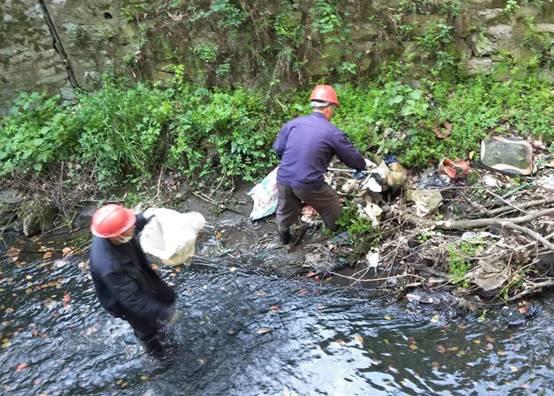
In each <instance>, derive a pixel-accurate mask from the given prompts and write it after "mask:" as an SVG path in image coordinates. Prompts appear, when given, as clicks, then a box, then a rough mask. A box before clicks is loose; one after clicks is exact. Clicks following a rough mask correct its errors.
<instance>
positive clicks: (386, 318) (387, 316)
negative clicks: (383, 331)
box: [383, 315, 392, 320]
mask: <svg viewBox="0 0 554 396" xmlns="http://www.w3.org/2000/svg"><path fill="white" fill-rule="evenodd" d="M383 319H385V320H392V317H390V316H389V315H385V316H384V317H383Z"/></svg>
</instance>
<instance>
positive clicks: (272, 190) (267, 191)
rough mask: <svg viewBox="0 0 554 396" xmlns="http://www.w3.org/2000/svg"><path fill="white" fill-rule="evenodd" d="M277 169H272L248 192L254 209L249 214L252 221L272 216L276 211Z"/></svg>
mask: <svg viewBox="0 0 554 396" xmlns="http://www.w3.org/2000/svg"><path fill="white" fill-rule="evenodd" d="M277 169H279V167H277V168H275V169H273V170H272V171H271V172H270V173H269V175H267V176H266V177H265V178H264V179H263V180H262V181H261V182H259V183H258V184H256V185H255V186H254V187H253V188H252V189H251V190H250V191H249V192H248V195H250V196H251V197H252V199H253V200H254V207H253V208H252V213H250V218H251V219H252V220H257V219H261V218H262V217H266V216H269V215H272V214H273V213H275V211H276V210H277Z"/></svg>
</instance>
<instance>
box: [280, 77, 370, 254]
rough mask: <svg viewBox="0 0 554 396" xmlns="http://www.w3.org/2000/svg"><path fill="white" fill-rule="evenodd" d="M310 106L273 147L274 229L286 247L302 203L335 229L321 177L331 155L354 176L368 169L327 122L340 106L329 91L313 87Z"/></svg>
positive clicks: (334, 200) (330, 195)
mask: <svg viewBox="0 0 554 396" xmlns="http://www.w3.org/2000/svg"><path fill="white" fill-rule="evenodd" d="M310 101H311V106H312V113H311V114H310V115H307V116H303V117H298V118H295V119H293V120H292V121H289V122H287V123H286V124H285V125H284V126H283V128H282V129H281V131H280V132H279V135H278V136H277V139H276V140H275V142H274V143H273V149H274V150H275V152H276V153H277V156H278V157H279V158H280V159H281V163H280V165H279V170H278V171H277V191H278V205H277V224H278V227H279V236H280V238H281V241H282V242H283V244H285V245H286V244H287V243H289V242H290V240H291V239H292V236H291V233H290V226H291V225H292V224H293V223H294V222H295V221H296V220H297V218H298V215H299V214H300V211H301V209H302V202H304V203H306V204H308V205H311V206H312V207H313V208H314V209H315V210H317V212H318V213H319V214H320V216H321V217H322V219H323V222H324V223H325V226H326V227H327V228H329V229H331V230H332V231H335V230H336V229H337V220H338V219H339V217H340V212H341V207H340V203H339V200H338V196H337V193H336V192H335V190H333V189H332V188H331V187H330V186H329V185H328V184H327V183H325V180H324V177H323V175H324V174H325V172H326V171H327V167H328V166H329V163H330V161H331V159H332V158H333V156H334V155H336V156H337V157H338V158H339V160H341V161H342V162H343V163H345V164H346V165H347V166H349V167H351V168H353V169H355V170H356V171H362V170H364V169H365V167H366V165H365V160H364V158H363V157H362V155H361V154H360V153H359V152H358V150H356V149H355V148H354V147H353V146H352V144H351V143H350V141H349V140H348V138H347V137H346V136H345V134H344V133H343V132H342V131H341V130H340V129H339V128H337V127H336V126H334V125H333V124H332V123H331V122H330V120H331V118H332V117H333V113H334V111H335V108H336V107H338V106H339V101H338V98H337V94H336V92H335V90H334V89H333V87H331V86H329V85H318V86H316V87H315V88H314V90H313V91H312V94H311V96H310Z"/></svg>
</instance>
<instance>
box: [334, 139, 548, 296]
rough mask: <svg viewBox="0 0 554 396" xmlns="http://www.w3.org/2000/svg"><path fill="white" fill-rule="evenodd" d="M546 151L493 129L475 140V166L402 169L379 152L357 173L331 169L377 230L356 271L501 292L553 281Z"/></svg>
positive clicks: (464, 290) (522, 291)
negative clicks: (343, 176) (347, 176)
mask: <svg viewBox="0 0 554 396" xmlns="http://www.w3.org/2000/svg"><path fill="white" fill-rule="evenodd" d="M534 151H535V152H536V153H535V154H534ZM545 153H546V148H545V147H544V145H542V143H541V142H537V141H534V142H527V141H521V140H509V139H505V138H499V137H495V138H491V139H488V140H486V141H483V142H482V146H481V153H480V158H479V160H477V161H473V162H472V165H473V168H472V167H471V165H470V161H463V160H454V161H452V160H448V159H444V160H442V161H441V162H440V163H439V164H438V166H437V168H436V169H428V170H426V171H425V172H423V174H420V175H409V172H407V171H406V170H405V169H404V168H403V167H402V166H401V165H400V164H398V163H397V162H396V161H395V159H394V158H392V159H391V158H388V159H387V158H385V160H384V161H383V162H382V163H381V164H379V165H378V166H375V167H374V168H373V169H370V170H369V171H368V175H367V177H366V178H365V179H363V180H361V181H359V182H358V181H354V182H353V181H352V180H353V179H351V180H346V181H345V182H344V183H341V181H342V180H340V179H339V178H337V177H335V176H334V175H333V174H332V175H331V178H330V182H331V183H332V184H335V185H336V188H337V190H338V191H342V192H344V193H346V194H349V195H350V199H351V201H350V205H353V204H354V205H357V206H358V208H359V215H360V216H365V217H366V219H367V220H369V221H370V222H371V223H372V225H373V226H375V227H378V228H379V229H380V235H381V240H380V241H379V244H378V249H375V248H374V249H372V250H370V251H369V252H368V253H367V256H366V262H365V263H362V264H363V265H362V269H361V270H360V271H358V272H357V273H356V276H366V275H367V274H368V271H369V270H370V268H374V269H375V272H377V271H376V270H377V269H379V272H380V273H381V274H388V275H389V276H390V279H389V282H388V283H389V286H390V283H393V284H395V285H396V286H397V287H403V288H406V287H407V286H409V287H413V286H423V287H429V288H440V287H452V288H454V289H456V291H457V292H459V293H460V294H462V295H463V294H468V295H469V294H477V295H480V296H482V297H485V298H494V297H499V298H503V299H504V300H506V301H514V300H518V299H520V298H522V297H524V296H527V295H529V294H532V293H536V292H540V291H541V290H543V289H544V288H547V287H549V286H554V240H553V239H552V238H553V237H554V221H553V220H554V156H553V157H550V156H548V155H547V154H545ZM341 184H342V185H341ZM387 192H392V195H389V196H388V197H387V196H386V194H387ZM353 237H354V238H355V236H353Z"/></svg>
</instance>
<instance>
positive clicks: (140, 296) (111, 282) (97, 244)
mask: <svg viewBox="0 0 554 396" xmlns="http://www.w3.org/2000/svg"><path fill="white" fill-rule="evenodd" d="M146 223H147V219H145V217H144V216H143V215H142V214H138V215H135V214H134V213H133V211H132V210H130V209H126V208H124V207H123V206H120V205H106V206H104V207H102V208H100V209H98V210H97V211H96V212H95V213H94V215H93V217H92V225H91V231H92V233H93V234H94V237H93V240H92V247H91V250H90V271H91V274H92V280H93V282H94V286H95V288H96V294H97V296H98V299H99V300H100V303H101V304H102V306H103V307H104V308H105V309H106V310H107V311H108V312H109V313H110V314H111V315H112V316H114V317H116V318H121V319H124V320H126V321H127V322H129V324H130V325H131V327H132V328H133V330H134V332H135V335H136V337H137V338H138V339H139V340H140V342H141V344H142V345H143V347H144V349H145V350H146V351H147V352H149V353H153V354H154V355H157V356H161V355H163V347H162V344H161V342H160V331H161V329H162V328H163V327H164V325H166V324H167V323H168V322H171V321H172V320H174V319H175V317H176V314H175V309H174V302H175V298H176V296H175V292H174V291H173V290H172V289H171V288H170V287H169V286H168V285H167V283H165V282H164V281H163V280H162V279H161V278H160V277H159V276H158V274H157V273H156V272H155V271H154V270H153V269H152V268H151V267H150V265H149V264H148V261H147V260H146V256H145V255H144V252H143V251H142V248H141V247H140V244H139V242H138V240H137V238H135V236H136V232H139V231H141V230H142V228H143V227H144V226H145V225H146Z"/></svg>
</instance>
